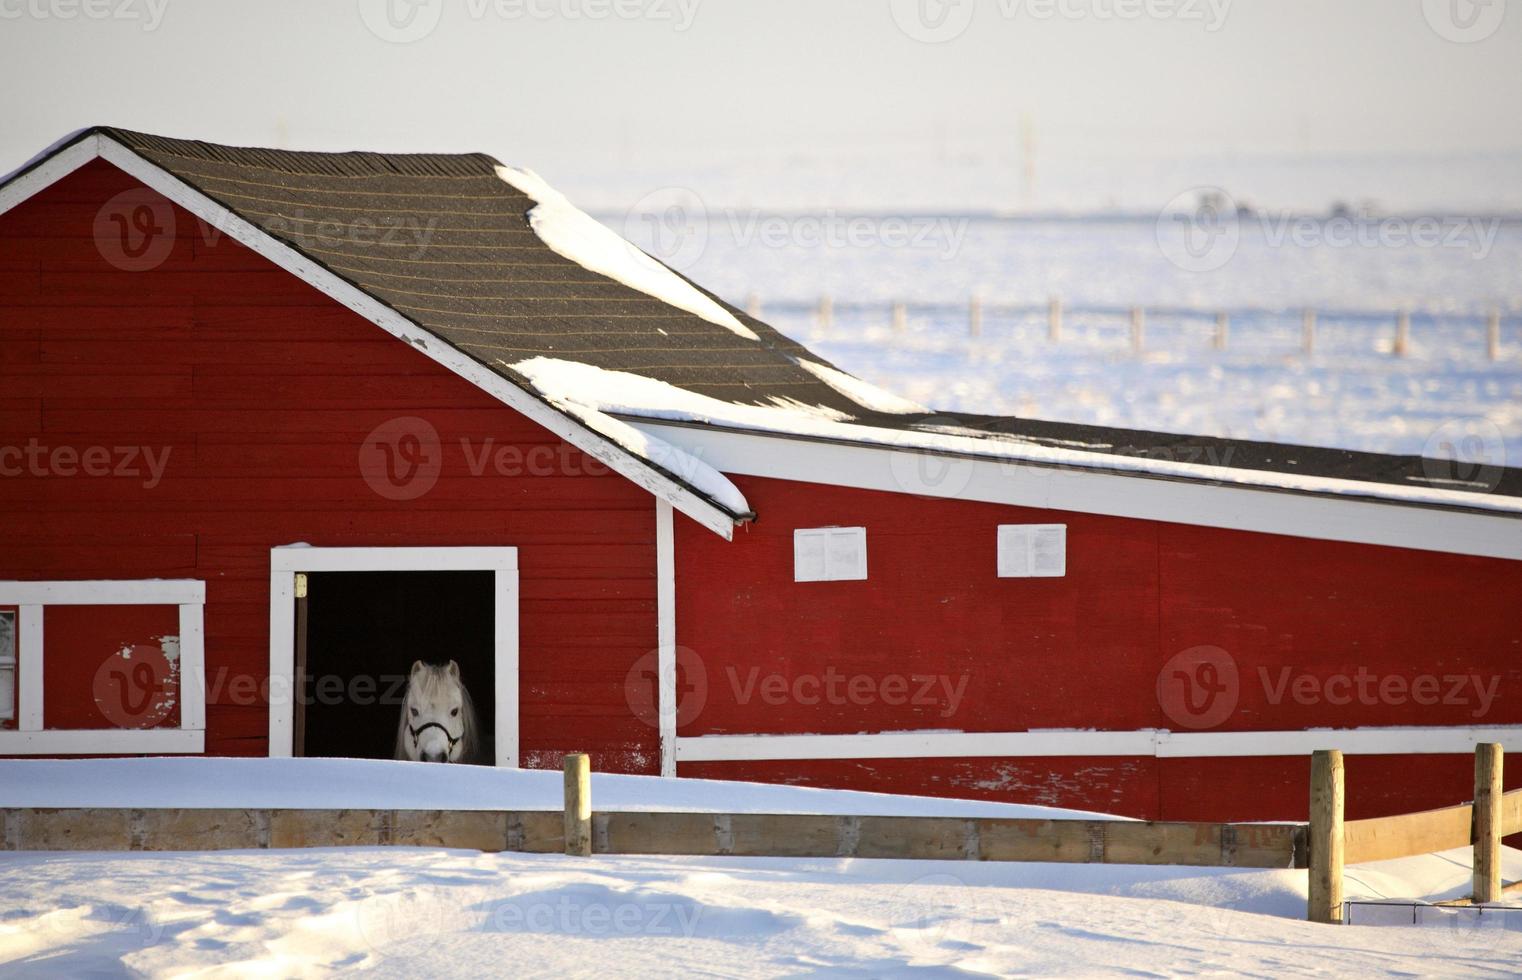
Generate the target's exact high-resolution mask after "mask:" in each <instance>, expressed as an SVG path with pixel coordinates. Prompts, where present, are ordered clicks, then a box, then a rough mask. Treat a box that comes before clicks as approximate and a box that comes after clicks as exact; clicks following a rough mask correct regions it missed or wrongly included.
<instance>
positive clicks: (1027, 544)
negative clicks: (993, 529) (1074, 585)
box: [998, 524, 1068, 578]
mask: <svg viewBox="0 0 1522 980" xmlns="http://www.w3.org/2000/svg"><path fill="white" fill-rule="evenodd" d="M1067 550H1068V526H1067V525H1066V524H1000V525H999V537H998V569H999V577H1000V578H1062V577H1063V576H1065V575H1067V568H1068V559H1067Z"/></svg>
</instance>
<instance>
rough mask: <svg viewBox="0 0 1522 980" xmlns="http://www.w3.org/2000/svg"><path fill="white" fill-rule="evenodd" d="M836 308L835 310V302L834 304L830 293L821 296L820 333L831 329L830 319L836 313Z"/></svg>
mask: <svg viewBox="0 0 1522 980" xmlns="http://www.w3.org/2000/svg"><path fill="white" fill-rule="evenodd" d="M834 310H835V307H834V304H832V303H831V302H830V295H829V294H828V293H826V294H825V295H823V296H821V297H819V332H820V333H824V332H825V331H827V330H829V329H830V319H831V316H832V315H833V313H834Z"/></svg>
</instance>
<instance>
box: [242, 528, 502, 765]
mask: <svg viewBox="0 0 1522 980" xmlns="http://www.w3.org/2000/svg"><path fill="white" fill-rule="evenodd" d="M517 626H518V574H517V550H516V549H514V548H469V547H466V548H309V547H304V546H291V547H285V548H274V549H271V552H270V680H271V684H270V719H269V727H270V754H271V755H272V756H290V755H296V756H319V757H347V758H372V759H389V758H391V757H392V755H393V752H394V747H395V738H396V727H397V720H398V718H399V717H400V714H401V710H402V699H403V697H404V695H405V691H406V682H407V676H408V673H409V671H410V669H411V665H412V663H413V661H414V660H422V661H425V662H429V663H440V664H442V663H447V662H448V661H450V660H454V661H456V662H457V663H458V664H459V667H460V672H461V677H462V680H463V681H464V683H465V685H466V688H467V689H468V690H469V691H470V694H471V698H472V700H473V701H474V703H475V708H476V712H477V716H478V719H479V721H480V731H481V733H482V744H481V747H480V752H479V754H478V758H477V760H476V761H477V762H479V763H482V764H486V765H493V764H494V765H498V766H516V765H517V763H518V631H517Z"/></svg>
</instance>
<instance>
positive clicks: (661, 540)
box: [655, 500, 677, 777]
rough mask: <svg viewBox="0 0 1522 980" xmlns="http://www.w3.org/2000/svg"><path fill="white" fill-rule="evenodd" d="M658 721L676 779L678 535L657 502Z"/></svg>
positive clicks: (665, 759)
mask: <svg viewBox="0 0 1522 980" xmlns="http://www.w3.org/2000/svg"><path fill="white" fill-rule="evenodd" d="M655 610H656V617H655V620H656V648H657V652H656V663H655V675H656V701H655V710H656V717H657V718H658V719H659V724H660V741H661V775H662V776H668V777H670V776H675V775H676V708H677V705H676V532H675V528H674V527H673V520H672V513H671V505H670V504H668V503H667V502H666V501H664V500H657V501H656V502H655Z"/></svg>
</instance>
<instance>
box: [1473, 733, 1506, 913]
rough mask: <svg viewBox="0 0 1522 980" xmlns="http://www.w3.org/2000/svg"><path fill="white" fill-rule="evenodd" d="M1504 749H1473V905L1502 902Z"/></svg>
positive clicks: (1487, 745)
mask: <svg viewBox="0 0 1522 980" xmlns="http://www.w3.org/2000/svg"><path fill="white" fill-rule="evenodd" d="M1501 761H1502V750H1501V746H1500V745H1499V744H1498V743H1496V742H1481V743H1480V744H1479V745H1476V746H1475V747H1474V904H1476V905H1485V904H1487V903H1489V902H1499V901H1500V900H1501V793H1502V789H1501Z"/></svg>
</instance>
